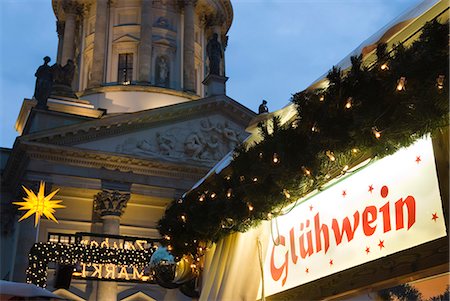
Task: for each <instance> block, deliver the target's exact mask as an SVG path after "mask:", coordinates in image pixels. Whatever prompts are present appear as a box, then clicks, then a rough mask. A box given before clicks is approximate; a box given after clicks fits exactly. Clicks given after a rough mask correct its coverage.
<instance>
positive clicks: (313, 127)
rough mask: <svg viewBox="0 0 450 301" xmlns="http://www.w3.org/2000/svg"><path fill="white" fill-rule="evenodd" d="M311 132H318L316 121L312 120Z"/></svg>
mask: <svg viewBox="0 0 450 301" xmlns="http://www.w3.org/2000/svg"><path fill="white" fill-rule="evenodd" d="M311 132H313V133H318V132H320V129H319V127H318V126H317V122H314V124H313V126H312V127H311Z"/></svg>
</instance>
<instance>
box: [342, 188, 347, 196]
mask: <svg viewBox="0 0 450 301" xmlns="http://www.w3.org/2000/svg"><path fill="white" fill-rule="evenodd" d="M346 195H347V191H345V190H343V191H342V196H343V197H344V198H345V196H346Z"/></svg>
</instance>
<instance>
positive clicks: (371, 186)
mask: <svg viewBox="0 0 450 301" xmlns="http://www.w3.org/2000/svg"><path fill="white" fill-rule="evenodd" d="M372 191H373V185H369V192H370V193H372Z"/></svg>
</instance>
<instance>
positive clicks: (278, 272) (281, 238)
mask: <svg viewBox="0 0 450 301" xmlns="http://www.w3.org/2000/svg"><path fill="white" fill-rule="evenodd" d="M277 241H279V242H280V245H282V246H284V245H285V238H284V236H282V235H280V236H279V237H278V239H277ZM276 247H277V246H276V245H274V246H273V248H272V256H271V257H270V273H271V274H272V278H273V280H275V281H278V279H280V278H281V275H282V274H283V271H284V270H286V275H285V276H284V278H283V280H282V281H281V286H284V284H285V283H286V279H287V275H288V257H289V254H288V253H289V252H287V251H286V254H285V255H284V263H283V264H282V265H281V266H280V267H278V268H277V267H276V266H275V260H274V255H275V248H276Z"/></svg>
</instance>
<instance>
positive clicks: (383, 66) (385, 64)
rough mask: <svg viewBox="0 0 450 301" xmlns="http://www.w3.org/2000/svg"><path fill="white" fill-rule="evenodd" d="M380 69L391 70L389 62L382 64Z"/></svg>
mask: <svg viewBox="0 0 450 301" xmlns="http://www.w3.org/2000/svg"><path fill="white" fill-rule="evenodd" d="M380 69H381V70H383V71H386V70H389V66H388V64H387V63H384V64H383V65H381V67H380Z"/></svg>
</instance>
